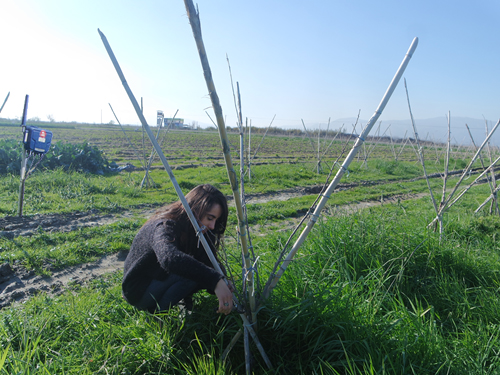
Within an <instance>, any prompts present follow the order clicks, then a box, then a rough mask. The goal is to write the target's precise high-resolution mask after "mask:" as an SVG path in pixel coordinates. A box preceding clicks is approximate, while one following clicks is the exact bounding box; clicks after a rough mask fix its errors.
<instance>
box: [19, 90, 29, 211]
mask: <svg viewBox="0 0 500 375" xmlns="http://www.w3.org/2000/svg"><path fill="white" fill-rule="evenodd" d="M28 101H29V95H26V97H25V99H24V109H23V118H22V120H21V129H22V131H23V134H24V131H25V130H26V117H27V116H28ZM22 147H23V152H22V159H21V183H20V185H19V207H18V215H19V217H21V216H23V202H24V183H25V181H26V164H27V163H28V159H27V158H26V149H25V148H24V142H23V145H22Z"/></svg>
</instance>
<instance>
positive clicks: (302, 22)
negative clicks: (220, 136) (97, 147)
mask: <svg viewBox="0 0 500 375" xmlns="http://www.w3.org/2000/svg"><path fill="white" fill-rule="evenodd" d="M195 4H197V5H198V7H199V11H200V18H201V25H202V31H203V38H204V41H205V46H206V49H207V53H208V58H209V62H210V65H211V68H212V73H213V77H214V81H215V85H216V88H217V91H218V94H219V98H220V100H221V104H222V108H223V112H224V115H225V116H226V123H227V125H229V126H234V125H235V123H236V115H235V109H234V102H233V97H232V90H231V83H230V76H229V69H228V63H227V59H226V55H227V57H228V58H229V62H230V64H231V69H232V75H233V80H234V82H236V81H237V82H239V85H240V90H241V97H242V109H243V116H244V117H245V118H248V119H250V120H251V121H252V125H254V126H262V127H265V126H268V125H269V123H270V121H271V119H272V118H273V116H274V115H276V120H275V121H274V124H275V125H276V126H278V127H287V126H297V127H299V126H301V120H304V122H305V124H306V125H307V126H308V127H317V126H318V124H326V123H327V121H328V119H329V118H331V120H332V121H333V120H337V119H342V118H352V117H356V116H357V114H358V111H359V110H361V115H360V117H361V119H364V120H368V119H369V118H370V117H371V115H372V114H373V112H374V110H375V109H376V107H377V106H378V104H379V102H380V99H381V98H382V95H383V94H384V92H385V90H386V89H387V86H388V84H389V82H390V81H391V79H392V77H393V75H394V73H395V71H396V69H397V68H398V66H399V65H400V63H401V61H402V59H403V57H404V55H405V53H406V51H407V50H408V48H409V46H410V44H411V41H412V39H413V38H414V37H418V38H419V45H418V48H417V50H416V52H415V54H414V56H413V58H412V60H411V61H410V64H409V65H408V68H407V70H406V72H405V74H404V77H405V78H406V80H407V84H408V87H409V93H410V99H411V104H412V110H413V114H414V117H415V118H416V119H427V118H433V117H442V118H443V121H442V124H441V125H442V128H443V129H445V128H446V119H445V116H446V114H447V113H448V111H450V112H451V116H452V119H453V118H454V117H470V118H476V119H482V118H483V116H484V117H485V118H486V119H488V120H490V121H491V122H492V124H491V126H492V125H493V124H494V123H495V122H496V120H497V119H498V118H500V106H499V103H500V91H499V90H498V86H499V83H500V69H499V68H498V61H499V60H500V59H499V57H500V56H499V55H500V48H499V46H500V43H499V35H500V33H499V31H498V18H499V16H500V2H499V1H498V0H484V1H483V0H478V1H462V0H458V1H457V0H454V1H449V0H445V1H436V0H432V1H429V0H421V1H401V0H399V1H395V0H394V1H367V0H363V1H356V0H350V1H347V0H342V1H337V0H329V1H314V2H313V1H298V0H295V1H293V0H292V1H269V0H267V1H263V0H254V1H245V2H243V1H229V0H217V1H214V0H212V1H208V0H200V1H198V2H197V3H196V2H195ZM0 14H1V15H2V21H1V22H0V35H1V38H2V43H1V46H2V59H1V63H0V67H1V68H0V100H1V102H3V99H4V98H5V96H6V95H7V93H8V92H9V91H10V93H11V94H10V98H9V100H8V102H7V104H6V106H5V108H4V110H3V111H2V113H1V114H0V117H8V118H15V117H20V116H21V115H22V108H23V102H24V96H25V95H26V94H29V95H30V103H29V110H28V117H35V116H36V117H40V118H41V119H42V120H46V119H47V116H48V115H51V116H53V117H54V118H55V119H56V120H60V121H79V122H80V121H85V122H91V123H101V121H102V122H104V123H107V122H109V121H110V120H114V117H113V114H112V113H111V110H110V109H109V106H108V103H111V105H112V106H113V108H114V109H115V112H116V113H117V116H118V118H119V120H120V122H121V123H122V124H139V121H138V119H137V117H136V115H135V113H134V111H133V108H132V105H131V104H130V102H129V100H128V98H127V96H126V94H125V91H124V89H123V86H122V85H121V82H120V81H119V79H118V76H117V74H116V73H115V71H114V68H113V67H112V64H111V62H110V60H109V58H108V56H107V53H106V51H105V49H104V47H103V45H102V42H101V39H100V37H99V34H98V32H97V29H98V28H99V29H100V30H101V31H102V32H103V33H104V34H105V35H106V37H107V39H108V41H109V43H110V45H111V47H112V48H113V51H114V53H115V55H116V57H117V59H118V61H119V63H120V65H121V67H122V69H123V71H124V73H125V76H126V78H127V81H128V83H129V85H130V87H131V89H132V91H133V92H134V94H135V96H136V98H137V99H138V100H140V98H141V97H143V98H144V112H145V115H146V118H147V120H148V122H149V123H150V124H151V125H152V124H154V123H155V121H156V110H158V109H161V110H163V111H164V112H165V116H166V117H171V116H173V115H174V113H175V111H176V110H177V109H178V110H179V112H178V115H177V117H181V118H184V119H185V120H186V121H187V122H189V123H191V122H192V121H196V122H198V123H199V124H201V125H204V124H209V123H210V120H209V118H208V116H207V115H206V113H205V111H206V110H207V108H209V107H210V106H211V103H210V100H209V97H208V95H207V88H206V85H205V81H204V78H203V73H202V70H201V65H200V61H199V57H198V54H197V50H196V46H195V43H194V39H193V35H192V31H191V27H190V25H189V21H188V18H187V15H186V10H185V6H184V2H183V1H181V0H176V1H173V0H167V1H165V0H164V1H155V0H143V1H140V2H138V1H125V0H120V1H118V0H101V1H96V0H85V1H76V0H67V1H62V0H15V1H14V0H2V2H1V3H0ZM0 104H1V103H0ZM209 112H210V111H209ZM210 114H211V116H212V117H213V112H210ZM408 118H409V115H408V108H407V103H406V95H405V91H404V86H403V82H402V81H401V82H400V85H399V86H398V88H397V89H396V91H395V92H394V94H393V97H392V99H391V101H390V102H389V104H388V105H387V107H386V109H385V111H384V113H383V114H382V116H381V117H380V120H382V121H383V122H385V123H390V121H391V120H404V119H408ZM101 119H102V120H101ZM441 125H440V126H441ZM452 125H455V126H460V127H463V126H464V124H453V122H452ZM322 126H326V125H322ZM417 126H418V123H417ZM440 131H441V130H440ZM393 132H396V129H393ZM481 132H482V136H483V138H484V130H481Z"/></svg>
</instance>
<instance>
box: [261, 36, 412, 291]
mask: <svg viewBox="0 0 500 375" xmlns="http://www.w3.org/2000/svg"><path fill="white" fill-rule="evenodd" d="M417 44H418V38H415V39H413V41H412V43H411V45H410V48H409V49H408V52H407V53H406V55H405V57H404V59H403V62H402V63H401V65H400V66H399V68H398V70H397V72H396V74H395V76H394V78H393V79H392V81H391V83H390V85H389V87H388V88H387V91H386V92H385V94H384V96H383V98H382V100H381V102H380V104H379V105H378V107H377V109H376V110H375V113H374V114H373V115H372V117H371V119H370V120H369V121H368V123H367V124H366V126H365V128H364V129H363V131H362V132H361V135H360V136H359V137H358V139H357V140H356V142H355V144H354V146H353V147H352V149H351V151H350V152H349V154H348V155H347V157H346V159H345V160H344V162H343V163H342V165H341V167H340V169H339V170H338V172H337V174H336V175H335V177H334V179H333V180H332V182H331V183H330V185H329V186H328V188H327V189H326V191H325V192H324V193H323V197H322V198H321V200H320V201H319V203H318V205H317V206H316V209H315V210H314V212H313V213H312V215H311V217H310V219H309V221H308V223H307V225H306V227H305V228H304V230H303V231H302V233H301V234H300V236H299V237H298V239H297V241H295V243H294V245H293V247H292V249H291V250H290V252H289V254H288V256H287V257H286V258H285V260H284V261H283V263H282V265H281V267H280V269H279V271H278V272H277V273H274V272H273V273H272V274H271V275H270V277H269V280H268V282H267V284H266V286H265V288H264V292H263V293H262V298H263V299H265V298H267V297H268V296H269V294H270V293H271V291H272V290H273V289H274V288H275V287H276V285H277V284H278V281H279V280H280V278H281V276H282V275H283V273H284V272H285V271H286V269H287V267H288V265H289V264H290V263H291V262H292V259H293V258H294V256H295V254H296V253H297V251H298V249H299V248H300V246H301V245H302V243H303V242H304V241H305V239H306V237H307V235H308V234H309V232H310V231H311V229H312V227H313V226H314V224H315V223H316V221H317V220H318V218H319V215H320V213H321V211H322V210H323V208H324V207H325V205H326V202H327V201H328V199H329V198H330V195H331V193H332V192H333V190H334V189H335V187H336V186H337V185H338V183H339V182H340V179H341V178H342V176H343V175H344V173H345V172H346V171H347V168H348V167H349V165H350V164H351V162H352V161H353V159H354V158H355V157H356V154H357V152H358V151H359V149H360V148H361V146H362V145H363V142H364V141H365V139H366V137H367V135H368V134H369V132H370V130H371V128H372V127H373V125H375V123H376V122H377V120H378V118H379V117H380V115H381V114H382V111H383V110H384V108H385V106H386V105H387V103H388V101H389V99H390V98H391V95H392V93H393V92H394V89H395V88H396V86H397V84H398V82H399V80H400V79H401V76H402V75H403V73H404V71H405V69H406V66H407V65H408V63H409V62H410V59H411V57H412V56H413V53H414V52H415V49H416V48H417Z"/></svg>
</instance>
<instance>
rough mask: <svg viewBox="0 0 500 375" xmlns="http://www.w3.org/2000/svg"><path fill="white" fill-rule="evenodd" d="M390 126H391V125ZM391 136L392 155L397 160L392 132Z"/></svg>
mask: <svg viewBox="0 0 500 375" xmlns="http://www.w3.org/2000/svg"><path fill="white" fill-rule="evenodd" d="M389 126H390V125H389ZM389 135H390V139H391V150H392V155H393V156H394V160H397V157H396V150H395V149H394V144H393V143H392V132H391V131H390V130H389Z"/></svg>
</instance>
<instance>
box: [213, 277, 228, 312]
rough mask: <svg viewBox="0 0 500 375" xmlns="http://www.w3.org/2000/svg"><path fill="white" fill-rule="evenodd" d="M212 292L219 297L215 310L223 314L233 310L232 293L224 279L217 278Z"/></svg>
mask: <svg viewBox="0 0 500 375" xmlns="http://www.w3.org/2000/svg"><path fill="white" fill-rule="evenodd" d="M214 292H215V295H216V296H217V298H218V299H219V309H218V310H217V312H218V313H220V314H225V315H227V314H229V313H230V312H231V311H232V310H233V294H232V293H231V290H230V289H229V287H228V286H227V284H226V282H225V281H224V279H220V280H219V282H218V283H217V285H216V286H215V291H214Z"/></svg>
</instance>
